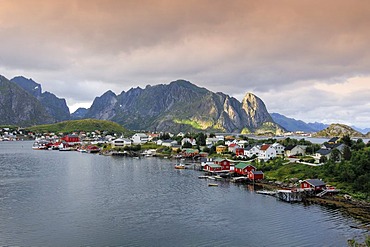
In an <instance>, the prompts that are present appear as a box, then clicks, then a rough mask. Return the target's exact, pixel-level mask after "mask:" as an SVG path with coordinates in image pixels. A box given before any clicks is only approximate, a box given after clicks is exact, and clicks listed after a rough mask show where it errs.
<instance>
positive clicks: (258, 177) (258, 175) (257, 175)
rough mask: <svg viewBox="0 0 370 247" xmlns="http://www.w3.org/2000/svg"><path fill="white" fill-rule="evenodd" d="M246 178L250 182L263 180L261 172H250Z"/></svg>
mask: <svg viewBox="0 0 370 247" xmlns="http://www.w3.org/2000/svg"><path fill="white" fill-rule="evenodd" d="M248 178H249V179H250V180H261V179H263V172H262V171H251V172H250V173H248Z"/></svg>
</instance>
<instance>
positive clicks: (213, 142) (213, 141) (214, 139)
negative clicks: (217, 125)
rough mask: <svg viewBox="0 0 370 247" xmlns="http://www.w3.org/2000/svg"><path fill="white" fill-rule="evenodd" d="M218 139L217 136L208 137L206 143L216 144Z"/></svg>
mask: <svg viewBox="0 0 370 247" xmlns="http://www.w3.org/2000/svg"><path fill="white" fill-rule="evenodd" d="M218 141H219V139H218V138H215V137H208V138H207V139H206V145H207V146H210V145H214V144H216V143H217V142H218Z"/></svg>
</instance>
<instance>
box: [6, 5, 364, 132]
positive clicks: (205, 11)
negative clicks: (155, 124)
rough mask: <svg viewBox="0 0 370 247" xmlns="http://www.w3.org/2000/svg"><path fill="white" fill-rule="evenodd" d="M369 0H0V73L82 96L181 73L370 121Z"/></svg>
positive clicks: (277, 106)
mask: <svg viewBox="0 0 370 247" xmlns="http://www.w3.org/2000/svg"><path fill="white" fill-rule="evenodd" d="M369 13H370V1H362V0H358V1H356V0H351V1H349V0H348V1H341V0H326V1H315V0H307V1H305V0H300V1H295V0H290V1H284V0H280V1H275V0H270V1H268V0H266V1H248V0H240V1H239V0H231V1H224V0H194V1H192V0H190V1H189V0H188V1H177V0H132V1H129V0H122V1H121V0H89V1H83V0H54V1H49V0H27V1H24V0H0V37H1V45H0V74H2V75H4V76H6V77H7V78H9V79H11V78H13V77H14V76H18V75H23V76H25V77H27V78H32V79H34V80H35V81H36V82H39V83H41V84H42V86H43V89H44V90H46V91H50V92H53V93H54V94H56V95H57V96H58V97H62V98H65V99H66V100H67V103H68V105H69V106H70V108H71V110H72V111H73V110H75V109H76V107H77V106H79V105H84V106H87V107H89V106H90V105H91V103H92V101H93V100H94V98H95V97H96V96H100V95H101V94H103V93H104V92H106V91H107V90H112V91H114V92H116V93H117V94H119V93H121V91H127V90H129V89H130V88H131V87H137V86H141V87H145V86H146V85H147V84H151V85H155V84H159V83H165V84H167V83H169V82H171V81H173V80H176V79H186V80H189V81H191V82H192V83H194V84H196V85H198V86H200V87H205V88H208V89H209V90H211V91H214V92H219V91H221V92H224V93H226V94H229V95H231V96H234V97H236V98H238V99H239V100H241V99H242V97H243V96H244V94H245V93H247V92H253V93H255V94H256V95H257V96H259V97H260V98H262V100H263V101H264V102H265V103H266V106H267V108H268V110H269V111H270V112H278V113H281V114H284V115H286V116H288V117H294V118H297V119H301V120H303V121H306V122H313V121H318V122H324V123H334V122H335V123H337V122H339V123H345V124H351V125H356V126H358V127H370V124H369V123H370V101H369V96H370V49H369V48H368V46H369V44H370V28H369V27H370V15H369Z"/></svg>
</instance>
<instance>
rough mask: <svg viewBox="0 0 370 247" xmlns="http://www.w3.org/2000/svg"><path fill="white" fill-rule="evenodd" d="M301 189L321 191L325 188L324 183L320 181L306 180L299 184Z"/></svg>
mask: <svg viewBox="0 0 370 247" xmlns="http://www.w3.org/2000/svg"><path fill="white" fill-rule="evenodd" d="M301 188H302V189H313V190H314V191H321V190H324V189H325V188H326V183H325V182H324V181H322V180H320V179H306V180H303V181H302V182H301Z"/></svg>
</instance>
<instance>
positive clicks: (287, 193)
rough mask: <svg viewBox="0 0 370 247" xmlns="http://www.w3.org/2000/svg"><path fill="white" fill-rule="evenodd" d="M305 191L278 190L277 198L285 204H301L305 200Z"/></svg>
mask: <svg viewBox="0 0 370 247" xmlns="http://www.w3.org/2000/svg"><path fill="white" fill-rule="evenodd" d="M305 196H306V193H305V190H302V189H296V190H277V191H276V197H277V198H278V199H280V200H282V201H285V202H301V201H302V200H303V198H305Z"/></svg>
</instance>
